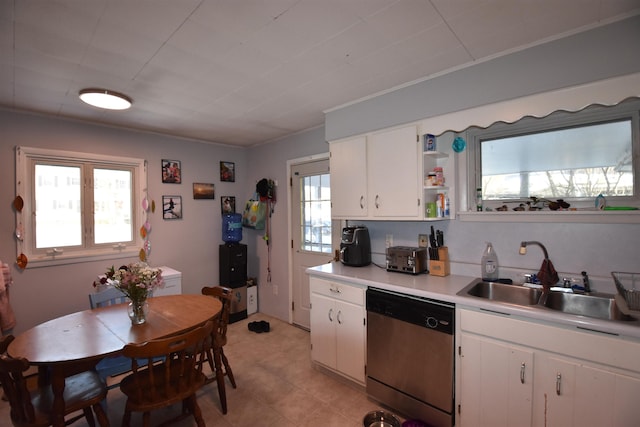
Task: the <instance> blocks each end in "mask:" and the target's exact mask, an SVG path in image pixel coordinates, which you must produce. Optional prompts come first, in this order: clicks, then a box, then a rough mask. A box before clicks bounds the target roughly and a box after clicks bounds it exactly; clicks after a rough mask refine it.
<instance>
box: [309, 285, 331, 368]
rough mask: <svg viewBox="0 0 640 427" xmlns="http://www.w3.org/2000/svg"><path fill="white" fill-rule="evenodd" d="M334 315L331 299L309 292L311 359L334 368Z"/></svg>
mask: <svg viewBox="0 0 640 427" xmlns="http://www.w3.org/2000/svg"><path fill="white" fill-rule="evenodd" d="M336 315H337V311H336V309H335V302H334V300H333V299H331V298H328V297H326V296H324V295H319V294H316V293H312V294H311V315H310V319H309V320H310V327H311V359H312V360H314V361H316V362H318V363H322V364H323V365H326V366H328V367H330V368H333V369H335V368H336V327H335V324H336Z"/></svg>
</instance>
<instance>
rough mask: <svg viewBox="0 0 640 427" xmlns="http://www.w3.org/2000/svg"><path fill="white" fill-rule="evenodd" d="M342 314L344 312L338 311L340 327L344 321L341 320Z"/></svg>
mask: <svg viewBox="0 0 640 427" xmlns="http://www.w3.org/2000/svg"><path fill="white" fill-rule="evenodd" d="M341 314H342V310H338V316H337V317H336V319H338V323H339V324H340V325H342V320H340V315H341Z"/></svg>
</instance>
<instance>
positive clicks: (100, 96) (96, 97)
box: [80, 88, 131, 110]
mask: <svg viewBox="0 0 640 427" xmlns="http://www.w3.org/2000/svg"><path fill="white" fill-rule="evenodd" d="M80 99H81V100H82V101H83V102H86V103H87V104H89V105H93V106H94V107H98V108H104V109H107V110H126V109H127V108H130V107H131V98H129V97H128V96H126V95H123V94H121V93H118V92H114V91H112V90H107V89H95V88H92V89H82V90H81V91H80Z"/></svg>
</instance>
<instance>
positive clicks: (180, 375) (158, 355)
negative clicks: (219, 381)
mask: <svg viewBox="0 0 640 427" xmlns="http://www.w3.org/2000/svg"><path fill="white" fill-rule="evenodd" d="M212 329H213V322H211V321H209V322H207V323H206V324H205V325H204V326H200V327H198V328H195V329H192V330H191V331H188V332H185V333H183V334H180V335H176V336H172V337H168V338H163V339H157V340H152V341H147V342H145V343H142V344H127V345H126V346H125V347H124V349H123V350H122V354H123V356H125V357H128V358H130V359H131V368H132V369H131V370H132V371H133V372H132V373H131V374H130V375H128V376H127V377H125V378H124V379H123V380H122V382H121V383H120V390H121V391H122V392H123V393H124V394H125V395H126V396H127V403H126V406H125V414H124V417H123V426H126V425H129V422H130V418H131V412H144V413H145V414H148V413H149V412H150V411H151V410H153V409H156V408H160V407H164V406H169V405H172V404H174V403H176V402H180V401H183V402H185V403H186V405H187V406H188V407H189V409H190V410H191V413H193V415H194V418H195V419H196V421H197V422H198V419H199V418H198V417H200V419H201V414H200V409H199V408H198V406H197V402H196V397H195V394H196V392H197V391H198V390H199V389H200V387H202V386H203V385H204V383H205V381H206V377H205V375H204V374H203V373H202V364H203V361H204V358H205V352H206V350H205V341H206V340H207V339H208V338H209V337H210V335H211V331H212ZM148 418H149V417H148V415H145V417H144V419H145V424H146V421H147V420H148Z"/></svg>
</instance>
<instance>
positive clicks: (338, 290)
mask: <svg viewBox="0 0 640 427" xmlns="http://www.w3.org/2000/svg"><path fill="white" fill-rule="evenodd" d="M329 290H330V291H331V292H333V293H334V294H341V293H342V291H341V290H340V288H329Z"/></svg>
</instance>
